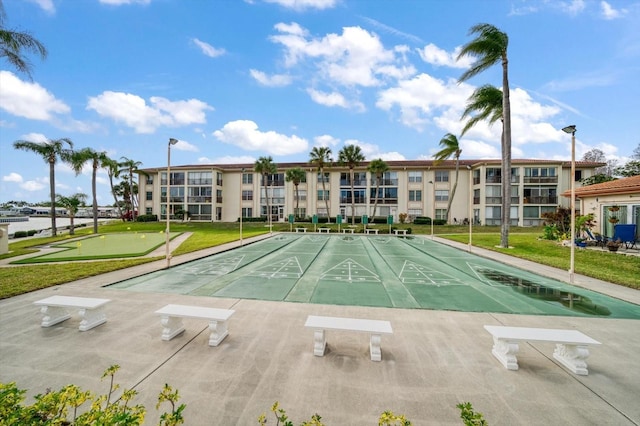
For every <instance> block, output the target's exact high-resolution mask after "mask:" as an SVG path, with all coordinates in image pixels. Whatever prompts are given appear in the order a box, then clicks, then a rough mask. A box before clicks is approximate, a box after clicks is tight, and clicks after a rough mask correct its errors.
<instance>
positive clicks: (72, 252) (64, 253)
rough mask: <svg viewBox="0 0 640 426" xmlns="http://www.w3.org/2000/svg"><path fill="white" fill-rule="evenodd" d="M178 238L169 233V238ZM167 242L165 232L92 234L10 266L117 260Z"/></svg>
mask: <svg viewBox="0 0 640 426" xmlns="http://www.w3.org/2000/svg"><path fill="white" fill-rule="evenodd" d="M177 235H179V233H178V232H175V233H174V232H172V233H171V238H174V237H176V236H177ZM165 242H166V234H165V233H164V232H125V233H117V234H116V233H113V234H104V235H92V236H90V237H87V238H82V239H74V240H73V241H67V242H64V243H60V244H55V245H52V246H51V248H54V249H60V250H59V251H56V252H52V253H47V254H43V255H41V256H35V257H30V258H27V259H23V260H20V261H16V262H13V263H40V262H60V261H74V260H89V259H110V258H118V257H136V256H144V255H146V254H148V253H150V252H151V251H153V250H155V249H156V248H158V247H160V246H161V245H163V244H165Z"/></svg>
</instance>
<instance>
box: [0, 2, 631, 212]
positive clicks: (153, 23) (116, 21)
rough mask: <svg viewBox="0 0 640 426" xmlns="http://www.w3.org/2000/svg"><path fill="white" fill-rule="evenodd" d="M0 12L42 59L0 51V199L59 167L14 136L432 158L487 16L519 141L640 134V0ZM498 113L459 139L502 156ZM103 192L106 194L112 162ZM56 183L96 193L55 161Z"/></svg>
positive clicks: (236, 159)
mask: <svg viewBox="0 0 640 426" xmlns="http://www.w3.org/2000/svg"><path fill="white" fill-rule="evenodd" d="M3 3H4V8H5V12H6V17H5V21H4V25H5V27H6V28H10V29H13V30H19V31H28V32H30V33H31V34H32V35H33V36H34V37H35V38H36V39H38V40H39V41H40V42H42V43H43V44H44V45H45V46H46V48H47V50H48V57H47V58H46V59H45V60H41V59H40V58H39V57H37V56H28V57H29V59H30V62H31V64H32V67H33V68H32V73H31V77H32V78H31V79H30V78H29V76H28V75H25V74H22V73H19V72H18V71H17V70H15V69H14V68H13V67H12V66H11V65H10V64H9V63H8V62H7V61H6V60H5V58H0V202H6V201H9V200H15V201H27V202H31V203H37V202H40V201H48V200H49V198H50V197H49V181H48V176H49V172H48V165H47V164H46V163H45V161H44V160H43V159H42V158H41V157H39V156H38V155H37V154H35V153H32V152H25V151H19V150H16V149H14V148H13V143H14V141H16V140H28V141H32V142H40V141H45V140H48V139H60V138H69V139H71V140H72V141H73V144H74V148H76V149H81V148H85V147H90V148H93V149H94V150H96V151H105V152H106V153H107V155H109V156H110V157H111V158H112V159H115V160H118V161H121V160H123V159H130V160H134V161H137V162H140V163H141V165H140V167H141V168H152V167H166V164H167V146H168V141H169V139H170V138H175V139H178V140H179V142H178V143H177V144H176V145H174V146H172V147H171V164H172V165H192V164H226V163H253V162H254V161H255V160H257V159H258V158H259V157H261V156H272V157H273V161H274V162H275V163H276V164H277V163H285V162H297V161H307V160H308V158H309V152H310V151H311V149H312V148H313V147H314V146H328V147H330V148H331V150H332V152H333V157H334V158H335V157H337V153H338V152H339V151H340V149H342V147H344V146H345V145H349V144H357V145H359V146H360V147H361V149H362V152H363V153H364V155H365V156H366V159H367V160H373V159H376V158H382V159H384V160H418V159H431V158H432V156H433V154H434V153H436V152H437V151H438V150H439V149H440V147H439V141H440V140H441V139H442V138H443V137H444V135H445V134H447V133H452V134H454V135H456V136H458V137H460V132H461V130H462V127H463V126H464V121H461V114H462V112H463V110H464V108H465V106H466V103H467V100H468V98H469V96H470V95H471V93H472V92H473V91H474V90H475V89H476V88H478V87H480V86H482V85H485V84H492V85H494V86H496V87H500V88H501V87H502V67H501V64H496V65H495V66H493V67H491V68H490V69H488V70H487V71H485V72H483V73H481V74H479V75H477V76H476V77H474V78H472V79H470V80H467V81H466V82H463V83H459V82H458V78H459V77H460V76H461V75H462V74H463V73H464V71H465V70H466V69H468V67H469V66H470V64H472V63H473V60H474V58H472V57H462V58H460V59H458V53H459V51H460V49H461V46H463V45H464V44H465V43H468V42H469V41H471V40H472V39H473V38H474V36H473V35H470V34H469V29H470V28H471V27H472V26H473V25H476V24H479V23H489V24H491V25H494V26H495V27H497V28H498V29H500V30H501V31H503V32H505V33H506V34H507V35H508V37H509V45H508V58H509V83H510V87H511V114H512V157H513V158H514V159H518V158H539V159H557V160H570V158H571V136H570V135H568V134H566V133H564V132H562V130H561V129H562V128H563V127H565V126H567V125H572V124H573V125H576V128H577V132H576V159H578V160H579V159H580V158H582V156H583V155H584V153H585V152H587V151H590V150H592V149H599V150H602V151H603V152H604V153H605V154H606V156H607V159H609V160H617V161H618V162H619V164H620V165H622V164H624V163H625V162H626V161H628V160H629V157H630V156H631V155H632V153H633V150H634V149H635V148H636V147H638V146H639V144H640V137H639V136H638V135H639V134H640V119H639V118H638V117H639V116H640V83H639V79H638V77H639V76H640V31H638V28H640V0H638V1H636V0H608V1H591V0H488V1H481V0H448V1H445V0H395V1H391V0H211V1H206V0H4V1H3ZM500 132H501V126H500V124H499V123H496V124H495V125H493V126H490V125H488V124H486V123H479V124H478V125H477V126H475V127H474V128H472V129H471V130H470V131H468V132H467V133H466V134H465V135H464V136H463V137H460V139H459V141H460V146H461V148H462V154H461V158H462V159H477V158H500V157H501V153H500ZM97 185H98V203H99V204H100V205H107V204H111V203H112V197H111V196H110V193H109V182H108V178H107V175H106V172H104V171H100V172H99V173H98V181H97ZM56 192H57V193H58V194H61V195H65V196H68V195H72V194H75V193H85V194H87V195H88V196H89V198H88V201H89V202H90V200H91V170H90V167H89V165H87V167H86V168H85V170H84V171H83V172H82V173H81V174H80V175H78V176H76V175H75V173H74V172H73V171H72V170H71V169H70V168H69V166H67V165H65V164H58V165H57V166H56Z"/></svg>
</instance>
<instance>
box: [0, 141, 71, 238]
mask: <svg viewBox="0 0 640 426" xmlns="http://www.w3.org/2000/svg"><path fill="white" fill-rule="evenodd" d="M13 147H14V148H16V149H20V150H22V151H31V152H34V153H36V154H38V155H39V156H41V157H42V158H43V159H44V161H45V162H47V163H48V164H49V194H50V196H51V235H52V236H54V237H55V236H56V235H57V229H56V173H55V166H56V163H57V162H58V160H61V161H63V162H68V161H70V160H71V155H72V153H73V142H72V141H71V139H67V138H62V139H49V140H47V141H46V142H42V143H41V142H31V141H23V140H20V141H15V142H14V143H13ZM67 147H68V148H67Z"/></svg>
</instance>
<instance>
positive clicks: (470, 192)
mask: <svg viewBox="0 0 640 426" xmlns="http://www.w3.org/2000/svg"><path fill="white" fill-rule="evenodd" d="M467 172H468V173H469V253H471V234H472V232H473V179H472V173H471V166H467Z"/></svg>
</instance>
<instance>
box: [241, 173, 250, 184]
mask: <svg viewBox="0 0 640 426" xmlns="http://www.w3.org/2000/svg"><path fill="white" fill-rule="evenodd" d="M242 183H243V185H250V184H253V173H243V174H242Z"/></svg>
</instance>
